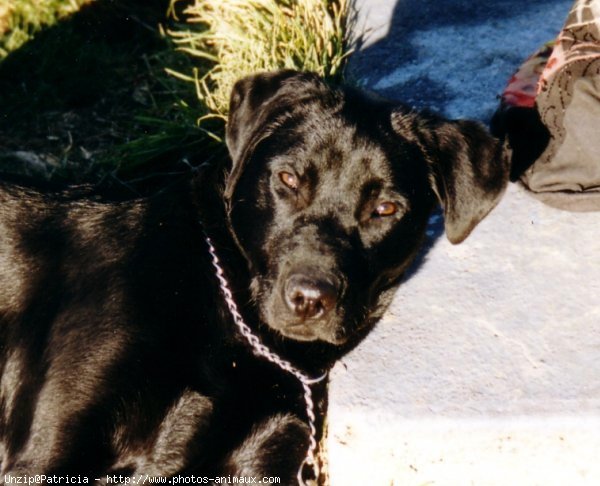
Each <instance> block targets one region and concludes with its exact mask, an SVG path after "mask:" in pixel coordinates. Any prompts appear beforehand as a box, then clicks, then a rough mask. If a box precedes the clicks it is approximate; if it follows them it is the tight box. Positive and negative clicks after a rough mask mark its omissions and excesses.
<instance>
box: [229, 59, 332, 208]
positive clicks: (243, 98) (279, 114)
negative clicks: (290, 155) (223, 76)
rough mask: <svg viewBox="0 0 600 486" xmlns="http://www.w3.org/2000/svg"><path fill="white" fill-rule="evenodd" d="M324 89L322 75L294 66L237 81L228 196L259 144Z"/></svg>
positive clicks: (231, 110)
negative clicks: (320, 77) (298, 69)
mask: <svg viewBox="0 0 600 486" xmlns="http://www.w3.org/2000/svg"><path fill="white" fill-rule="evenodd" d="M324 90H325V86H324V84H323V82H322V81H321V80H320V79H319V78H318V76H316V75H314V74H312V73H301V72H298V71H292V70H282V71H275V72H265V73H259V74H254V75H251V76H248V77H245V78H242V79H240V80H239V81H237V82H236V84H235V85H234V87H233V90H232V92H231V97H230V101H229V118H228V121H227V134H226V140H227V148H228V149H229V155H230V156H231V160H232V167H231V171H230V173H229V177H228V178H227V182H226V187H225V198H226V199H227V200H230V199H231V196H232V195H233V190H234V189H235V185H236V184H237V181H238V180H239V178H240V175H241V173H242V172H243V169H244V167H245V165H246V164H247V162H248V159H249V158H250V156H251V155H252V152H253V151H254V150H255V148H256V146H257V145H258V144H259V143H260V142H261V141H262V140H264V139H265V138H267V137H268V136H269V135H270V134H271V132H272V130H273V128H274V127H276V126H278V125H279V124H281V123H283V121H284V120H285V119H286V117H289V116H291V115H292V113H293V112H294V111H295V110H298V109H301V108H302V106H303V105H305V104H306V103H308V102H309V99H310V98H318V97H319V96H322V94H323V93H324Z"/></svg>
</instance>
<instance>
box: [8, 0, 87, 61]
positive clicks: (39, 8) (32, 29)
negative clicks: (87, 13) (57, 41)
mask: <svg viewBox="0 0 600 486" xmlns="http://www.w3.org/2000/svg"><path fill="white" fill-rule="evenodd" d="M91 1H93V0H36V1H32V0H0V59H1V58H3V57H6V56H7V55H8V53H9V52H11V51H14V50H15V49H18V48H19V47H21V46H22V45H23V44H25V42H27V41H29V40H30V39H32V38H33V36H34V35H35V34H36V33H37V32H39V31H40V30H42V28H44V27H47V26H50V25H53V24H55V23H56V22H57V21H59V20H60V19H62V18H65V17H66V16H68V15H70V14H72V13H73V12H76V11H77V10H79V8H80V7H81V6H82V5H84V4H86V3H90V2H91Z"/></svg>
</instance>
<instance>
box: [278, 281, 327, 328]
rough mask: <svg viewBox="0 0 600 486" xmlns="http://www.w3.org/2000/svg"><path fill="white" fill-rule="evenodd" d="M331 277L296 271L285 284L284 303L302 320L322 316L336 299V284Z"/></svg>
mask: <svg viewBox="0 0 600 486" xmlns="http://www.w3.org/2000/svg"><path fill="white" fill-rule="evenodd" d="M334 280H335V279H333V278H325V277H318V276H313V275H306V274H303V273H296V274H294V275H291V276H290V277H289V279H288V281H287V283H286V285H285V303H286V304H287V306H288V308H289V309H290V310H291V311H292V312H293V313H294V314H296V315H297V316H298V317H300V318H302V320H303V321H304V320H307V319H313V318H319V317H323V316H325V315H326V314H328V313H329V312H330V311H331V310H332V309H333V308H334V307H335V304H336V301H337V294H338V286H337V285H336V284H335V283H334Z"/></svg>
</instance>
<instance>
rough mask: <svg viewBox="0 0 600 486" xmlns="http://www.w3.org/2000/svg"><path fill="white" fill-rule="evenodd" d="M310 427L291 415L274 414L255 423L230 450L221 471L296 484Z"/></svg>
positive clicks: (306, 446) (304, 455)
mask: <svg viewBox="0 0 600 486" xmlns="http://www.w3.org/2000/svg"><path fill="white" fill-rule="evenodd" d="M309 436H310V433H309V428H308V426H307V425H306V424H305V423H304V422H302V421H301V420H300V419H299V418H298V417H296V416H293V415H291V414H278V415H274V416H272V417H270V418H268V419H267V420H265V421H263V422H261V423H260V424H258V425H256V426H254V427H253V428H252V431H251V432H250V434H249V435H248V436H247V437H246V439H245V440H244V441H243V442H242V443H241V444H240V445H239V446H238V447H237V448H236V449H235V450H234V451H233V452H231V454H230V456H229V458H228V461H227V463H226V466H225V471H224V474H230V475H232V476H245V477H256V478H259V479H260V478H263V477H266V476H270V477H277V478H280V479H281V484H296V478H297V475H298V470H299V469H300V466H301V464H302V461H303V460H304V458H305V457H306V451H307V448H308V442H309Z"/></svg>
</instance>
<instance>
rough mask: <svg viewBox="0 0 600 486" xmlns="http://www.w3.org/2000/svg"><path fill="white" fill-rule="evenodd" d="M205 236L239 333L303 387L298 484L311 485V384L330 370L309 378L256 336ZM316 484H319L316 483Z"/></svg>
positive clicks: (313, 462) (314, 448) (313, 444)
mask: <svg viewBox="0 0 600 486" xmlns="http://www.w3.org/2000/svg"><path fill="white" fill-rule="evenodd" d="M204 236H205V238H206V243H207V244H208V251H209V253H210V256H211V257H212V264H213V266H214V267H215V270H216V275H217V279H218V280H219V284H220V287H221V292H223V296H224V297H225V303H226V304H227V307H228V308H229V312H230V313H231V315H232V317H233V320H234V322H235V324H236V325H237V327H238V329H239V331H240V334H241V335H242V336H244V338H246V340H247V341H248V343H249V344H250V346H252V348H253V349H254V351H255V353H256V354H257V355H259V356H261V357H263V358H265V359H267V360H269V361H270V362H271V363H274V364H276V365H277V366H279V368H281V369H282V370H283V371H286V372H287V373H290V374H291V375H293V376H295V377H296V379H297V380H298V381H299V382H300V383H301V385H302V388H303V390H304V402H305V404H306V416H307V418H308V427H309V429H310V438H309V444H308V449H307V451H306V457H305V458H304V460H303V461H302V464H301V465H300V469H299V470H298V484H300V486H309V483H306V482H305V481H304V479H303V472H304V468H305V467H309V468H311V469H312V471H313V474H314V476H315V481H318V479H319V463H318V461H317V459H316V451H317V439H316V436H317V429H316V426H315V421H316V418H315V412H314V408H315V406H314V402H313V399H312V390H311V388H310V386H311V385H314V384H315V383H318V382H320V381H323V380H324V379H325V378H326V377H327V372H325V373H324V374H323V375H322V376H319V377H318V378H310V377H309V376H307V375H305V374H304V373H302V371H300V370H299V369H298V368H296V367H294V365H292V363H290V362H289V361H286V360H285V359H283V358H281V357H280V356H279V355H278V354H276V353H275V352H273V351H271V350H270V349H269V348H268V347H267V346H265V345H264V344H263V343H261V342H260V339H259V338H258V336H256V335H255V334H254V333H253V332H252V329H250V327H249V326H248V325H247V324H246V323H245V322H244V319H243V317H242V315H241V314H240V312H239V311H238V307H237V304H236V303H235V300H234V299H233V294H232V292H231V289H230V287H229V283H228V282H227V279H226V278H225V272H224V271H223V268H222V267H221V263H220V260H219V257H218V256H217V251H216V250H215V247H214V246H213V244H212V241H211V239H210V237H209V236H208V235H207V234H206V233H204ZM311 483H312V481H311ZM314 484H316V482H315V483H314Z"/></svg>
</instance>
